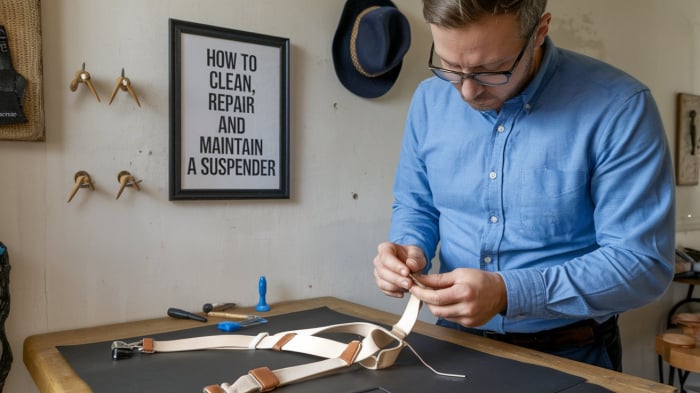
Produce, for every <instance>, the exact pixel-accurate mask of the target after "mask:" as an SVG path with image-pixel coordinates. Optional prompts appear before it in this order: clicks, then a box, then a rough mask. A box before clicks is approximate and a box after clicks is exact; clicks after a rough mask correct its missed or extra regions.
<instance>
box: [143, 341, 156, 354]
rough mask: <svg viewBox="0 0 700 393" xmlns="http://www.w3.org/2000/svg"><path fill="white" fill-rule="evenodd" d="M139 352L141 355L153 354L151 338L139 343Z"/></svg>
mask: <svg viewBox="0 0 700 393" xmlns="http://www.w3.org/2000/svg"><path fill="white" fill-rule="evenodd" d="M141 352H143V353H153V352H155V349H153V339H152V338H144V339H143V340H142V342H141Z"/></svg>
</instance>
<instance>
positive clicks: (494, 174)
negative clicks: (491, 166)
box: [489, 172, 498, 180]
mask: <svg viewBox="0 0 700 393" xmlns="http://www.w3.org/2000/svg"><path fill="white" fill-rule="evenodd" d="M497 176H498V175H497V174H496V172H491V173H489V179H492V180H493V179H495V178H496V177H497Z"/></svg>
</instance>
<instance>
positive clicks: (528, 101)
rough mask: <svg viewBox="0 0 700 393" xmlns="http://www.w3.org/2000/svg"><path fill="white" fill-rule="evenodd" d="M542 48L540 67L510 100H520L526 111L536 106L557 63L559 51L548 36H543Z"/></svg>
mask: <svg viewBox="0 0 700 393" xmlns="http://www.w3.org/2000/svg"><path fill="white" fill-rule="evenodd" d="M542 50H543V54H542V61H541V62H540V68H539V70H537V73H536V74H535V77H534V78H533V79H532V81H530V83H529V84H528V85H527V86H526V87H525V89H523V91H522V92H521V93H520V94H519V95H517V96H515V97H513V98H512V100H518V101H520V103H521V104H522V105H523V106H524V107H525V110H526V111H528V112H530V111H533V110H534V109H535V108H536V106H537V99H538V98H539V97H540V95H541V94H542V90H543V89H544V86H546V85H547V82H549V80H550V79H551V78H552V76H553V75H554V70H555V69H556V67H557V64H558V63H559V62H558V59H559V51H558V50H557V48H556V47H555V46H554V43H553V42H552V40H551V39H550V38H549V36H547V37H545V40H544V43H543V44H542Z"/></svg>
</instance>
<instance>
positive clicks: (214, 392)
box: [202, 385, 226, 393]
mask: <svg viewBox="0 0 700 393" xmlns="http://www.w3.org/2000/svg"><path fill="white" fill-rule="evenodd" d="M202 392H203V393H226V391H225V390H224V389H221V386H219V385H209V386H205V387H204V390H202Z"/></svg>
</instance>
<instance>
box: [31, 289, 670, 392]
mask: <svg viewBox="0 0 700 393" xmlns="http://www.w3.org/2000/svg"><path fill="white" fill-rule="evenodd" d="M324 306H325V307H328V308H330V309H332V310H335V311H337V312H340V313H343V314H347V315H351V316H355V317H357V318H362V319H366V320H371V321H374V322H376V323H380V324H385V325H392V324H394V323H396V321H397V320H398V316H397V315H395V314H390V313H386V312H383V311H379V310H376V309H372V308H368V307H365V306H361V305H358V304H354V303H350V302H347V301H343V300H339V299H337V298H332V297H322V298H315V299H307V300H299V301H289V302H283V303H277V304H273V305H272V309H271V311H270V312H268V313H265V316H273V315H279V314H287V313H291V312H296V311H303V310H309V309H313V308H317V307H324ZM236 312H239V313H254V310H253V308H238V309H237V310H236ZM209 323H216V321H210V322H209ZM198 326H202V324H201V323H200V322H196V321H184V320H174V319H172V318H168V317H164V318H158V319H151V320H144V321H136V322H127V323H119V324H113V325H104V326H96V327H91V328H83V329H75V330H66V331H61V332H54V333H46V334H39V335H34V336H30V337H28V338H27V339H26V340H25V341H24V363H25V365H26V367H27V369H28V370H29V373H30V374H31V376H32V378H33V379H34V382H35V383H36V385H37V386H38V388H39V390H40V391H41V392H42V393H78V392H81V393H82V392H91V390H90V388H89V386H88V385H87V384H86V383H85V382H84V381H83V380H81V379H80V378H79V377H78V376H77V375H76V373H75V372H74V371H73V369H72V368H71V367H70V365H69V364H68V363H67V362H66V360H65V359H64V358H63V356H61V354H60V353H59V351H58V349H57V348H56V347H57V346H61V345H76V344H86V343H94V342H100V341H108V340H114V339H118V338H120V337H136V336H144V335H152V334H157V333H163V332H169V331H174V330H180V329H187V328H191V327H198ZM413 331H414V332H417V333H421V334H424V335H426V336H430V337H435V338H439V339H440V340H444V341H448V342H451V343H454V344H458V345H461V346H464V347H467V348H471V349H474V350H477V351H481V352H485V353H489V354H492V355H496V356H500V357H504V358H509V359H513V360H517V361H521V362H524V363H530V364H536V365H541V366H545V367H549V368H553V369H556V370H559V371H562V372H565V373H568V374H572V375H577V376H580V377H582V378H584V379H585V380H587V381H588V382H590V383H592V384H596V385H600V386H603V387H605V388H607V389H610V390H612V391H615V392H629V393H633V392H673V391H674V390H675V389H674V388H673V387H671V386H668V385H663V384H660V383H658V382H654V381H650V380H646V379H643V378H639V377H635V376H631V375H627V374H623V373H618V372H614V371H609V370H606V369H602V368H599V367H595V366H591V365H588V364H584V363H579V362H575V361H572V360H568V359H564V358H560V357H556V356H552V355H548V354H545V353H541V352H536V351H533V350H529V349H525V348H521V347H517V346H513V345H510V344H506V343H502V342H498V341H494V340H491V339H487V338H483V337H478V336H474V335H470V334H467V333H462V332H459V331H456V330H453V329H447V328H443V327H440V326H436V325H433V324H429V323H426V322H422V321H418V323H417V324H416V326H415V327H414V329H413Z"/></svg>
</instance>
